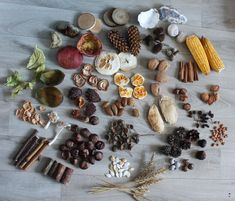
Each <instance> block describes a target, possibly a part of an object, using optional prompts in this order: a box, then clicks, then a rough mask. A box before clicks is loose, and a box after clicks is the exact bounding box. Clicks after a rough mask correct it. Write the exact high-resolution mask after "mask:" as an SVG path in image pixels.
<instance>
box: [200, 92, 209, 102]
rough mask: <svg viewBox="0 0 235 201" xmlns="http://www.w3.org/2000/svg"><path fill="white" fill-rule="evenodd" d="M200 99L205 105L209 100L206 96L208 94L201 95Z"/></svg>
mask: <svg viewBox="0 0 235 201" xmlns="http://www.w3.org/2000/svg"><path fill="white" fill-rule="evenodd" d="M200 99H201V100H202V101H203V102H204V103H207V101H208V100H209V94H208V93H201V95H200Z"/></svg>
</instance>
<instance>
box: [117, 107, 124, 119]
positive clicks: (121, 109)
mask: <svg viewBox="0 0 235 201" xmlns="http://www.w3.org/2000/svg"><path fill="white" fill-rule="evenodd" d="M123 113H124V108H120V109H119V110H118V113H117V116H119V117H120V116H122V115H123Z"/></svg>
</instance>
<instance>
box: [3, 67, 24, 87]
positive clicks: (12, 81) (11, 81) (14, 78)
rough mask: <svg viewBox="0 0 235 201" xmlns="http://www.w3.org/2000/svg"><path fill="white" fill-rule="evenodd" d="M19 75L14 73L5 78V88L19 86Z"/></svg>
mask: <svg viewBox="0 0 235 201" xmlns="http://www.w3.org/2000/svg"><path fill="white" fill-rule="evenodd" d="M21 79H22V78H21V75H20V73H19V72H17V71H15V72H14V73H13V74H12V75H10V76H8V77H7V82H6V84H5V85H6V86H8V87H14V86H16V85H18V84H19V82H21Z"/></svg>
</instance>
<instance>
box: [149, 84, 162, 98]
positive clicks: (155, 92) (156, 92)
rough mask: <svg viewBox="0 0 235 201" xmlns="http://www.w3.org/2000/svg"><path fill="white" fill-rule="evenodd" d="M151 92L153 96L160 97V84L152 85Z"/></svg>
mask: <svg viewBox="0 0 235 201" xmlns="http://www.w3.org/2000/svg"><path fill="white" fill-rule="evenodd" d="M150 90H151V92H152V94H153V96H158V95H159V91H160V85H159V83H152V84H151V85H150Z"/></svg>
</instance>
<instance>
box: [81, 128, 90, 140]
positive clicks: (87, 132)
mask: <svg viewBox="0 0 235 201" xmlns="http://www.w3.org/2000/svg"><path fill="white" fill-rule="evenodd" d="M80 134H81V135H82V136H83V137H84V138H88V137H89V135H90V134H91V132H90V131H89V130H88V129H87V128H82V129H81V130H80Z"/></svg>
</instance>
